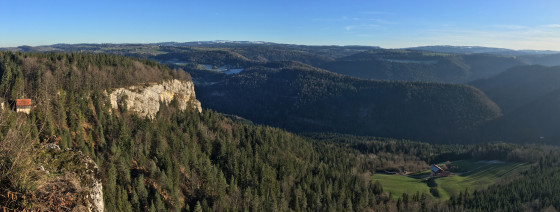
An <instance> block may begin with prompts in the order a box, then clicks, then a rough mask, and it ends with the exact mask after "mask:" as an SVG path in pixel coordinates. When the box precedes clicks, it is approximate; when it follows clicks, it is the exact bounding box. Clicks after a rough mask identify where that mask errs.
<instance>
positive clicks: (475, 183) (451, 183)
mask: <svg viewBox="0 0 560 212" xmlns="http://www.w3.org/2000/svg"><path fill="white" fill-rule="evenodd" d="M451 165H453V166H456V167H458V172H455V173H454V174H453V175H452V176H449V177H441V178H437V179H436V180H435V182H436V183H437V188H438V190H439V198H440V199H442V200H448V199H449V198H450V195H452V194H458V193H459V192H460V191H464V190H465V189H468V190H469V191H471V192H472V191H474V190H478V189H483V188H486V187H488V186H489V185H492V184H494V183H496V182H498V181H499V180H500V179H503V178H506V177H508V176H512V175H514V174H515V173H517V172H520V171H523V170H526V169H527V168H529V166H530V164H527V163H504V162H497V161H469V160H462V161H455V162H452V163H451ZM423 173H428V172H423ZM372 178H373V180H374V181H376V180H378V181H379V182H380V183H381V185H383V189H384V190H385V191H386V192H389V193H390V194H391V195H393V197H394V198H398V197H400V196H401V195H402V194H403V193H408V194H414V193H416V192H420V193H426V194H429V195H431V194H430V192H429V189H430V188H429V187H428V185H427V184H426V182H425V181H424V180H425V179H423V178H421V179H418V178H414V177H411V176H404V175H386V174H375V175H373V176H372Z"/></svg>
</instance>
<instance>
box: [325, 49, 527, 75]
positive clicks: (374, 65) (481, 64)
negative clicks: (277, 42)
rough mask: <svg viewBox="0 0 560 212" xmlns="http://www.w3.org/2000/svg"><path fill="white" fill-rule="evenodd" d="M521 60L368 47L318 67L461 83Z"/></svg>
mask: <svg viewBox="0 0 560 212" xmlns="http://www.w3.org/2000/svg"><path fill="white" fill-rule="evenodd" d="M523 64H524V63H523V62H521V61H519V60H518V59H516V58H515V57H511V56H497V55H489V54H473V55H467V54H446V53H433V52H424V51H411V50H383V49H382V50H372V51H368V52H362V53H358V54H355V55H352V56H349V57H345V58H340V59H337V60H336V61H333V62H330V63H326V64H324V65H321V66H319V67H321V68H324V69H327V70H330V71H333V72H336V73H340V74H344V75H349V76H355V77H359V78H365V79H381V80H404V81H426V82H446V83H464V82H468V81H472V80H475V79H480V78H486V77H490V76H493V75H496V74H498V73H501V72H502V71H505V70H506V69H508V68H511V67H514V66H517V65H523Z"/></svg>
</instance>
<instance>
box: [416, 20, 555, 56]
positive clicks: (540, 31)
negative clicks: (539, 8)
mask: <svg viewBox="0 0 560 212" xmlns="http://www.w3.org/2000/svg"><path fill="white" fill-rule="evenodd" d="M415 34H416V36H414V37H415V39H416V40H415V42H416V43H424V44H427V45H436V44H437V45H440V44H441V45H443V44H448V45H476V46H492V47H504V48H513V49H552V50H560V26H558V27H556V26H555V25H541V26H522V25H493V26H481V27H480V28H477V29H471V30H465V29H461V28H457V27H441V28H436V29H428V30H423V31H420V32H417V33H415ZM413 45H414V44H413Z"/></svg>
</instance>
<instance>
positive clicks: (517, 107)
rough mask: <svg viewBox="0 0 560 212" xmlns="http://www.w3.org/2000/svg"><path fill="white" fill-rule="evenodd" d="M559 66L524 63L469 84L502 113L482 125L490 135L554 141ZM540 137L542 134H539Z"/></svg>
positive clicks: (558, 125) (558, 124) (558, 121)
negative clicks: (502, 114)
mask: <svg viewBox="0 0 560 212" xmlns="http://www.w3.org/2000/svg"><path fill="white" fill-rule="evenodd" d="M559 82H560V67H558V66H557V67H544V66H524V67H516V68H513V69H510V70H508V71H506V72H504V73H502V74H500V75H498V76H495V77H493V78H490V79H487V80H480V81H476V82H473V83H472V85H473V86H475V87H477V88H479V89H481V90H482V91H484V92H485V93H486V94H487V95H488V96H489V97H490V98H491V99H492V100H494V101H495V102H496V103H497V104H498V105H499V106H500V107H501V108H502V109H503V111H504V116H503V117H502V118H500V119H498V120H496V121H494V122H492V124H490V125H488V126H487V129H483V130H482V132H485V134H486V135H490V137H493V138H494V139H499V140H506V141H512V142H520V143H527V142H529V143H532V142H545V143H558V140H559V139H560V130H559V129H560V83H559ZM541 137H542V138H541Z"/></svg>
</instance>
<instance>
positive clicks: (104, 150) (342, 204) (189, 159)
mask: <svg viewBox="0 0 560 212" xmlns="http://www.w3.org/2000/svg"><path fill="white" fill-rule="evenodd" d="M265 68H266V67H265ZM304 71H305V70H303V72H304ZM249 73H250V74H253V75H255V76H260V77H262V78H263V79H267V77H268V74H265V73H262V72H260V71H259V70H254V71H252V72H249ZM272 73H274V74H276V75H292V74H293V73H299V72H294V71H293V70H280V71H278V70H273V72H272ZM324 74H325V75H327V74H326V73H324ZM0 75H1V82H0V92H1V95H2V98H3V101H4V102H5V103H6V105H7V106H8V109H5V110H3V111H2V114H1V115H0V127H1V128H0V149H1V150H2V151H0V192H3V194H5V193H7V192H16V193H18V194H22V195H27V194H33V193H34V192H35V191H36V190H37V187H38V186H39V185H40V184H41V183H42V182H43V181H45V180H47V179H48V178H49V175H43V174H41V172H39V171H38V170H36V169H35V168H34V167H35V165H36V163H37V154H36V153H35V152H36V151H37V149H38V147H39V146H40V145H42V144H46V143H56V144H57V145H59V146H60V148H61V149H63V150H65V151H81V152H82V153H83V154H84V155H87V156H89V157H90V158H92V159H93V161H95V163H96V164H97V165H98V166H99V169H100V172H99V173H100V178H101V181H102V183H103V195H104V196H103V199H104V201H105V209H106V211H526V210H537V211H538V210H543V209H545V208H551V207H555V208H560V205H559V202H560V200H559V199H558V198H559V197H560V194H558V192H559V191H560V188H558V186H559V185H560V184H559V182H560V179H558V178H559V175H558V173H559V171H560V170H559V169H558V168H557V167H558V165H559V163H560V155H559V154H558V151H556V150H557V148H556V147H550V146H541V145H515V144H505V143H487V144H478V145H459V144H450V145H443V144H439V145H434V144H428V143H420V142H414V141H407V140H395V139H389V138H369V137H358V136H351V135H344V134H324V133H318V134H304V135H298V134H294V133H290V132H287V131H284V130H282V129H278V128H274V127H269V126H263V125H253V124H248V123H241V122H238V121H233V120H232V119H230V118H228V117H226V116H224V115H222V114H220V113H218V112H215V111H212V110H208V109H206V110H204V111H203V112H202V113H199V112H198V111H196V110H185V111H180V110H178V109H177V102H176V101H172V102H171V103H170V104H169V105H168V106H163V107H162V108H160V111H159V112H158V114H157V116H156V118H154V119H153V120H152V119H148V118H145V117H139V116H137V115H136V114H135V113H134V112H132V111H128V110H127V109H126V107H119V109H112V108H111V106H110V101H109V99H108V97H107V94H106V93H105V92H109V91H110V89H113V88H118V87H125V86H129V85H138V84H145V83H150V82H161V81H163V80H165V79H172V78H173V79H181V80H190V76H188V75H187V74H186V73H185V72H184V71H182V70H179V69H176V70H171V69H169V68H167V67H165V66H163V65H161V64H158V63H156V62H153V61H149V60H140V59H132V58H128V57H122V56H115V55H106V54H84V53H71V54H69V53H47V54H43V53H20V52H17V53H12V52H0ZM329 76H332V77H334V78H335V80H333V81H328V82H323V81H316V83H315V85H317V86H319V87H320V86H321V85H322V84H324V83H331V82H332V83H335V84H336V85H338V86H336V87H331V88H336V89H335V90H328V89H326V90H324V93H315V92H313V91H316V90H321V89H317V88H316V87H309V88H307V87H304V88H303V89H302V91H305V92H304V93H301V94H300V95H301V97H302V98H300V99H298V100H297V101H296V102H297V103H298V104H299V105H304V104H305V103H306V101H316V100H315V99H314V98H322V97H323V96H322V95H331V94H332V93H337V92H343V91H344V92H346V90H348V89H350V90H352V89H363V88H362V87H359V86H358V87H354V88H352V87H348V86H349V84H346V83H345V82H346V81H354V79H350V78H344V77H340V76H338V75H329ZM294 77H295V78H294V79H295V80H296V82H297V80H298V75H294ZM299 77H306V76H305V75H300V76H299ZM305 79H309V80H314V79H316V78H313V77H308V78H305ZM234 80H237V81H241V82H243V83H244V84H243V85H244V86H254V87H255V88H257V89H258V88H259V87H258V84H254V83H265V82H268V81H266V80H264V81H256V82H255V81H243V80H244V78H243V75H240V76H238V77H237V78H232V79H230V81H234ZM313 82H315V81H313ZM359 82H361V83H363V84H367V83H366V81H359ZM384 83H385V84H387V85H388V86H389V87H395V86H396V85H395V84H392V83H390V82H384ZM358 85H361V84H358ZM402 85H403V86H405V87H407V88H412V89H413V90H423V89H429V88H430V87H435V89H436V90H437V89H438V86H443V85H427V84H422V83H420V84H402ZM398 86H401V84H399V85H398ZM364 87H366V88H367V86H364ZM449 87H450V88H453V89H456V90H458V91H463V90H468V91H471V90H473V88H471V87H468V86H449ZM254 91H255V92H256V90H254ZM445 95H450V94H445ZM303 97H305V98H303ZM18 98H31V99H32V100H33V102H34V108H33V109H32V110H31V113H30V114H29V115H26V114H21V113H16V112H15V111H13V110H11V109H10V107H12V105H13V101H15V99H18ZM205 101H212V99H205ZM280 102H281V101H280ZM298 104H296V106H297V105H298ZM488 111H489V112H488V113H489V114H490V116H494V115H495V114H497V112H496V111H492V110H488ZM466 118H468V117H466ZM459 121H461V120H459ZM462 159H475V160H503V161H516V162H526V163H530V164H531V169H530V170H528V171H526V172H522V173H519V174H518V175H516V176H514V177H512V178H510V179H504V180H503V181H500V182H498V183H496V184H495V185H493V186H491V187H489V188H488V189H483V190H476V191H473V190H467V191H462V192H460V193H458V194H454V195H453V196H452V198H451V199H450V200H448V201H443V200H439V199H436V198H434V197H432V196H431V195H430V194H425V193H410V194H403V195H402V196H400V197H394V196H391V195H390V194H389V193H388V192H386V191H385V190H384V189H383V185H382V184H381V183H380V182H379V181H374V180H372V178H371V176H372V175H373V174H375V173H376V171H380V170H390V169H391V170H393V169H397V170H399V169H402V168H405V167H406V168H408V169H410V170H423V169H428V165H429V164H431V163H435V162H442V161H452V160H462ZM41 204H42V203H41V202H36V201H33V199H31V200H26V199H21V198H20V199H17V201H12V200H11V199H6V198H4V196H2V197H0V205H3V206H5V207H8V208H9V209H16V210H23V209H34V208H37V207H39V206H40V205H41Z"/></svg>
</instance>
